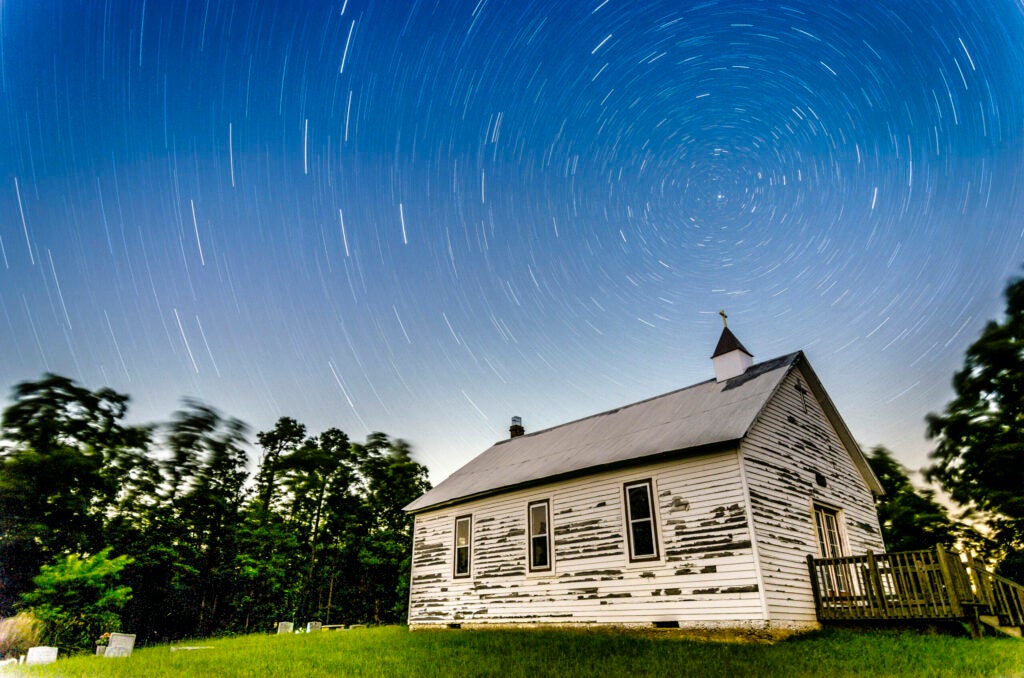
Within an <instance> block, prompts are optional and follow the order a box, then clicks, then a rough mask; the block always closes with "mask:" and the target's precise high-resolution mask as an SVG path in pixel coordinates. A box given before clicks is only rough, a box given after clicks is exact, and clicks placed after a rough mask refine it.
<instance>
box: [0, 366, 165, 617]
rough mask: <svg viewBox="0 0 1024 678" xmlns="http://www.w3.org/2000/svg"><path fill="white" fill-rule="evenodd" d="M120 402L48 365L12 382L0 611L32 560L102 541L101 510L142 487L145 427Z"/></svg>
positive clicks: (26, 584) (2, 484)
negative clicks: (34, 376)
mask: <svg viewBox="0 0 1024 678" xmlns="http://www.w3.org/2000/svg"><path fill="white" fill-rule="evenodd" d="M127 404H128V396H126V395H123V394H120V393H117V392H115V391H112V390H110V389H100V390H98V391H90V390H89V389H87V388H84V387H82V386H79V385H78V384H76V383H75V382H74V381H72V380H70V379H67V378H66V377H61V376H58V375H54V374H47V375H44V376H43V378H42V379H40V380H39V381H35V382H24V383H20V384H18V385H17V386H15V387H14V402H13V404H11V405H10V406H9V407H8V408H7V409H6V410H5V411H4V413H3V419H2V427H3V439H4V446H3V447H2V448H0V615H3V614H6V613H8V612H9V610H10V608H11V606H12V605H13V603H14V602H15V601H16V600H17V598H18V595H19V594H21V593H22V592H24V591H26V590H28V589H29V588H31V579H32V577H33V576H34V575H35V574H36V573H37V572H39V567H40V566H41V565H42V564H44V563H46V562H50V561H52V559H53V558H54V557H56V556H58V555H61V554H67V553H76V552H90V551H96V550H99V549H100V548H102V546H103V545H104V544H103V542H104V537H103V535H102V532H103V527H104V523H105V521H106V520H107V519H108V517H109V516H110V515H111V514H112V513H117V512H118V511H119V510H121V509H123V510H126V511H127V510H129V506H130V505H131V504H132V503H133V502H135V501H136V500H137V499H138V497H139V494H140V493H145V492H146V491H147V490H146V488H147V487H148V486H150V484H151V482H152V478H153V473H154V467H153V465H152V463H151V462H150V461H149V460H147V458H146V450H147V446H148V444H149V437H150V432H149V429H148V428H147V427H142V426H126V425H124V424H123V423H122V420H123V419H124V416H125V414H126V411H127Z"/></svg>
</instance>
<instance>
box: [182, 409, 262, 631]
mask: <svg viewBox="0 0 1024 678" xmlns="http://www.w3.org/2000/svg"><path fill="white" fill-rule="evenodd" d="M184 405H185V406H184V407H183V408H182V409H181V410H179V411H178V412H176V413H175V414H174V416H173V418H172V420H171V423H170V424H168V426H167V447H168V448H169V449H170V451H171V461H170V463H169V464H168V467H169V470H170V474H171V477H172V478H174V482H175V485H173V486H172V488H171V511H172V516H173V520H172V522H171V524H170V526H171V528H172V534H173V539H172V543H174V544H175V545H176V547H177V548H176V553H177V555H178V558H179V559H180V561H181V562H182V563H183V564H185V565H186V566H187V568H188V570H184V571H190V572H191V573H192V574H194V577H192V581H191V586H190V587H189V588H191V589H192V590H191V594H192V596H193V601H194V604H193V605H192V610H191V612H192V618H193V619H194V622H193V624H194V626H193V628H194V631H197V632H198V633H200V634H201V635H209V634H210V633H212V632H213V631H216V630H221V629H223V628H225V627H226V626H228V625H229V622H228V621H227V620H226V618H225V616H226V612H227V611H226V610H225V609H224V602H225V600H226V599H228V598H230V596H231V591H232V589H233V587H234V586H235V578H234V573H233V567H234V560H235V549H236V541H237V531H238V525H239V523H240V515H241V511H242V507H243V503H244V500H245V491H244V484H245V480H246V478H247V477H248V473H247V471H246V470H245V467H246V454H245V450H244V449H242V445H244V444H245V435H246V431H247V426H246V425H245V424H244V423H242V422H241V421H239V420H238V419H233V418H225V417H223V416H222V415H221V414H220V412H218V411H217V410H216V409H214V408H212V407H210V406H208V405H205V404H203V403H200V402H198V401H195V400H191V399H186V400H185V403H184ZM179 571H182V570H181V568H180V566H179ZM196 603H197V604H196ZM181 616H183V617H186V618H187V616H186V615H181Z"/></svg>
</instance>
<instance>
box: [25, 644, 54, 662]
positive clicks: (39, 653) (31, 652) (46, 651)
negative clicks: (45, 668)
mask: <svg viewBox="0 0 1024 678" xmlns="http://www.w3.org/2000/svg"><path fill="white" fill-rule="evenodd" d="M55 661H57V648H55V647H48V646H46V645H39V646H37V647H30V648H29V649H28V654H27V655H26V656H25V665H26V666H30V665H32V664H52V663H53V662H55Z"/></svg>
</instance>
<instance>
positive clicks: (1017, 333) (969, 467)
mask: <svg viewBox="0 0 1024 678" xmlns="http://www.w3.org/2000/svg"><path fill="white" fill-rule="evenodd" d="M1005 297H1006V314H1005V317H1004V318H1003V319H1002V321H1000V322H997V321H990V322H989V323H988V324H987V325H986V326H985V329H984V330H983V331H982V333H981V336H980V337H979V338H978V339H977V340H976V341H975V342H974V343H973V344H971V345H970V347H969V348H968V349H967V354H966V356H965V359H964V367H963V369H961V370H960V371H959V372H957V373H956V375H955V376H954V377H953V388H954V390H955V391H956V397H955V398H954V399H953V401H952V402H950V403H949V404H948V405H947V406H946V409H945V411H944V412H943V413H942V414H934V413H933V414H929V415H928V435H929V437H931V438H933V439H934V440H935V441H936V442H937V445H936V447H935V450H934V451H933V452H932V454H931V457H932V459H934V464H933V465H932V466H930V467H929V468H928V469H927V472H926V477H927V478H928V479H929V480H934V481H937V482H938V483H939V484H940V485H941V486H942V488H943V489H945V490H946V491H947V492H949V494H950V496H951V497H952V498H953V500H954V501H956V502H958V503H960V504H962V505H964V506H968V507H972V508H976V509H977V510H978V511H980V513H981V515H982V516H984V517H985V522H986V524H987V526H988V527H989V528H990V529H991V531H992V536H993V537H994V538H995V539H996V540H997V541H998V542H1000V543H1001V544H1003V545H1005V549H1006V551H1007V552H1009V551H1013V550H1020V549H1022V548H1024V279H1016V280H1013V281H1011V282H1010V283H1009V285H1008V286H1007V287H1006V291H1005Z"/></svg>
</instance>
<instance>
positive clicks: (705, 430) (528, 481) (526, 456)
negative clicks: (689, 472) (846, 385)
mask: <svg viewBox="0 0 1024 678" xmlns="http://www.w3.org/2000/svg"><path fill="white" fill-rule="evenodd" d="M796 365H799V366H800V367H801V368H802V371H803V373H804V375H805V377H806V378H807V380H808V383H809V384H810V386H811V389H812V391H814V392H815V395H816V396H818V400H819V401H821V402H822V405H823V407H824V408H825V411H826V413H827V414H828V416H829V418H830V419H831V420H832V423H833V425H835V427H836V429H837V431H838V432H839V435H840V438H841V439H842V440H843V442H844V443H845V444H846V447H847V448H848V449H850V453H851V455H852V456H853V457H854V461H855V462H856V464H857V466H858V467H859V468H860V470H861V473H862V474H864V475H865V479H866V480H867V482H868V486H869V487H871V488H872V489H874V490H875V491H876V492H879V491H880V489H881V488H880V487H879V486H878V481H877V479H875V478H874V475H873V474H871V470H870V468H869V467H868V466H867V462H866V461H865V460H864V458H863V454H861V452H860V448H859V447H858V446H857V445H856V443H855V442H854V441H853V437H852V436H851V435H850V433H849V430H848V429H847V428H846V425H845V424H844V423H843V422H842V419H841V418H839V415H838V413H837V412H836V411H835V407H834V406H833V405H832V401H831V399H830V398H829V397H828V395H827V394H826V393H825V392H824V389H823V388H822V387H821V384H820V382H819V381H818V379H817V377H816V376H815V375H814V372H813V370H811V369H810V366H809V365H808V364H807V360H806V358H804V355H803V353H802V352H797V353H791V354H789V355H785V356H782V357H780V358H775V359H774V360H768V361H766V362H762V363H758V364H756V365H753V366H751V367H750V368H748V369H747V371H746V372H744V373H743V374H742V375H740V376H738V377H733V378H732V379H728V380H726V381H723V382H716V381H715V380H714V379H711V380H709V381H704V382H701V383H699V384H695V385H693V386H690V387H687V388H684V389H680V390H678V391H673V392H671V393H666V394H665V395H660V396H657V397H655V398H650V399H649V400H643V401H641V402H638V403H634V404H632V405H626V406H625V407H620V408H618V409H614V410H609V411H608V412H602V413H601V414H595V415H593V416H590V417H586V418H584V419H579V420H577V421H573V422H569V423H567V424H562V425H560V426H555V427H553V428H549V429H546V430H543V431H537V432H535V433H530V434H528V435H523V436H519V437H516V438H510V439H507V440H502V441H500V442H498V443H495V444H494V445H492V446H491V447H490V448H489V449H487V450H486V451H484V452H483V453H482V454H480V455H479V456H477V457H476V458H475V459H473V460H472V461H470V462H469V463H468V464H466V465H465V466H463V467H462V468H460V469H459V470H458V471H456V472H455V473H453V474H452V475H450V476H449V477H448V478H446V479H445V480H444V481H442V482H441V483H440V484H438V486H437V487H435V488H434V489H432V490H430V491H429V492H427V493H426V494H424V495H423V496H421V497H420V498H419V499H417V500H416V501H414V502H412V503H411V504H409V505H408V506H406V507H405V510H406V511H413V512H416V511H423V510H425V509H427V508H435V507H439V506H442V505H447V504H453V503H457V502H461V501H466V500H468V499H472V498H476V497H480V496H485V495H489V494H495V493H497V492H500V491H507V490H511V489H515V488H520V487H525V486H530V485H536V484H540V483H542V482H550V481H553V480H557V479H559V478H565V477H571V476H574V475H581V474H584V473H592V472H596V471H599V470H602V469H603V468H613V467H618V466H623V465H628V464H632V463H641V460H648V461H650V460H651V458H654V457H657V456H659V455H663V454H666V453H674V452H680V451H684V450H695V449H697V448H705V449H707V448H709V447H714V446H716V445H724V444H730V443H736V442H738V441H739V440H741V439H742V438H743V437H744V436H745V435H746V433H747V431H748V430H749V429H750V427H751V426H752V425H753V423H754V420H755V419H756V418H757V415H758V414H759V413H760V412H761V410H762V409H763V408H764V406H765V405H766V404H767V403H768V400H769V399H770V398H771V396H772V394H773V393H774V392H775V390H776V389H777V388H778V386H779V385H780V384H781V383H782V380H783V379H784V378H785V377H786V375H787V374H789V371H790V370H791V369H792V368H793V367H794V366H796ZM872 481H874V482H872Z"/></svg>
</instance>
